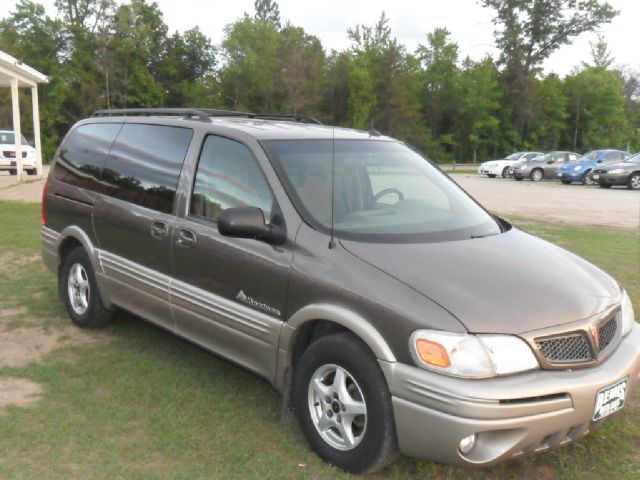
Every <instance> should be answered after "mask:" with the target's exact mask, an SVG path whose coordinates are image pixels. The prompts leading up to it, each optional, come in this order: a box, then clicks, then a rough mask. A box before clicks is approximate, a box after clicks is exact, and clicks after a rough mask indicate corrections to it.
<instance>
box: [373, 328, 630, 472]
mask: <svg viewBox="0 0 640 480" xmlns="http://www.w3.org/2000/svg"><path fill="white" fill-rule="evenodd" d="M380 364H381V367H382V370H383V371H384V373H385V376H386V378H387V382H388V384H389V388H390V391H391V395H392V401H393V410H394V415H395V421H396V431H397V434H398V443H399V446H400V450H401V451H402V453H404V454H406V455H410V456H413V457H418V458H424V459H428V460H432V461H436V462H439V463H445V464H451V465H460V466H485V465H490V464H493V463H497V462H499V461H503V460H507V459H510V458H515V457H518V456H521V455H524V454H528V453H537V452H542V451H545V450H548V449H550V448H554V447H557V446H560V445H565V444H567V443H570V442H572V441H575V440H577V439H579V438H581V437H583V436H584V435H586V434H587V433H590V432H591V431H593V430H594V429H595V428H597V427H598V426H599V425H601V424H602V423H603V422H605V421H606V420H607V419H608V418H611V417H606V418H605V419H602V420H599V421H596V422H594V421H592V416H593V412H594V409H595V400H596V394H597V392H598V391H599V390H600V389H602V388H604V387H607V386H610V385H613V384H615V383H616V382H618V381H619V380H622V379H624V378H627V379H628V381H629V384H628V390H627V397H626V398H627V402H628V400H629V398H630V396H631V395H634V392H635V390H636V389H637V388H638V385H639V384H640V326H638V325H635V326H634V328H633V329H632V331H631V333H630V334H629V335H628V336H627V337H626V338H625V339H624V340H623V341H622V343H621V344H620V345H619V346H618V348H617V350H616V351H615V352H614V353H613V354H612V355H611V356H610V357H609V358H608V359H607V360H605V361H604V362H603V363H601V364H600V365H598V366H596V367H594V368H586V369H578V370H573V371H565V370H557V371H550V370H546V371H543V370H538V371H535V372H530V373H524V374H520V375H514V376H509V377H502V378H494V379H487V380H465V379H458V378H453V377H447V376H444V375H439V374H437V373H432V372H428V371H426V370H422V369H420V368H417V367H413V366H410V365H406V364H400V363H387V362H382V361H381V362H380ZM472 434H477V437H476V438H477V439H476V444H475V447H474V448H473V449H472V450H471V452H470V453H468V454H466V455H463V454H462V453H461V452H460V450H459V449H458V445H459V442H460V440H461V439H463V438H465V437H467V436H469V435H472Z"/></svg>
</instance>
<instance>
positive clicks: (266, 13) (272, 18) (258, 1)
mask: <svg viewBox="0 0 640 480" xmlns="http://www.w3.org/2000/svg"><path fill="white" fill-rule="evenodd" d="M254 8H255V11H256V13H255V17H254V18H255V19H256V20H257V21H259V22H267V23H271V24H272V25H274V26H275V27H277V28H280V7H278V2H276V1H275V0H255V3H254Z"/></svg>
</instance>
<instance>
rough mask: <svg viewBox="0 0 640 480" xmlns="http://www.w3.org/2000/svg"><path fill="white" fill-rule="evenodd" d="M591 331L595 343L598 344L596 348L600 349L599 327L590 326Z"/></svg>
mask: <svg viewBox="0 0 640 480" xmlns="http://www.w3.org/2000/svg"><path fill="white" fill-rule="evenodd" d="M589 330H591V336H592V337H593V343H595V344H596V347H597V348H598V349H599V348H600V332H598V327H596V326H595V325H589Z"/></svg>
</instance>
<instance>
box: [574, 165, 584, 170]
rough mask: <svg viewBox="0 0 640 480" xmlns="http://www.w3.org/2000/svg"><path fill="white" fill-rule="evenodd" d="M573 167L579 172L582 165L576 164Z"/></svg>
mask: <svg viewBox="0 0 640 480" xmlns="http://www.w3.org/2000/svg"><path fill="white" fill-rule="evenodd" d="M573 169H574V170H575V171H576V172H577V171H578V170H581V169H582V167H581V166H580V165H576V166H575V167H573Z"/></svg>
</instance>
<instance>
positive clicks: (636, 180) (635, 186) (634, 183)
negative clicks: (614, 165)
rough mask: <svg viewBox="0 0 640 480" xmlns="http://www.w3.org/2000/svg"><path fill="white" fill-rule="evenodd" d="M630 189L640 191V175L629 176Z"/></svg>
mask: <svg viewBox="0 0 640 480" xmlns="http://www.w3.org/2000/svg"><path fill="white" fill-rule="evenodd" d="M628 188H630V189H631V190H640V173H638V172H636V173H632V174H631V175H630V176H629V185H628Z"/></svg>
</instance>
